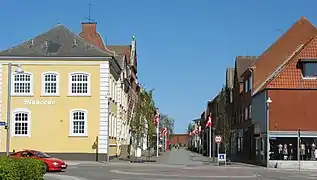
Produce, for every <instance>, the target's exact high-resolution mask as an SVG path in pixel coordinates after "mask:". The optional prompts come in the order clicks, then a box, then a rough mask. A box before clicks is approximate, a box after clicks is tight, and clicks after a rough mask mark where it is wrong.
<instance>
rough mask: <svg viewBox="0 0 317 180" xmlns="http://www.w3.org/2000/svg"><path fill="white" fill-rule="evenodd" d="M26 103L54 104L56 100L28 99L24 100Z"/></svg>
mask: <svg viewBox="0 0 317 180" xmlns="http://www.w3.org/2000/svg"><path fill="white" fill-rule="evenodd" d="M24 104H34V105H54V104H55V101H54V100H31V99H26V100H24Z"/></svg>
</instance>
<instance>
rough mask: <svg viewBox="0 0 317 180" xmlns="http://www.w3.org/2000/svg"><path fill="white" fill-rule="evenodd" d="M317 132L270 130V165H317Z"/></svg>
mask: <svg viewBox="0 0 317 180" xmlns="http://www.w3.org/2000/svg"><path fill="white" fill-rule="evenodd" d="M316 146H317V132H311V131H301V132H298V131H279V132H277V131H275V132H269V146H268V147H267V151H268V152H269V159H268V163H269V167H280V168H290V167H293V166H299V165H301V164H302V166H310V165H314V166H315V165H317V147H316Z"/></svg>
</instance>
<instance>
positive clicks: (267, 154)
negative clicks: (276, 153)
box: [266, 97, 272, 168]
mask: <svg viewBox="0 0 317 180" xmlns="http://www.w3.org/2000/svg"><path fill="white" fill-rule="evenodd" d="M271 103H272V100H271V98H270V97H269V98H268V99H267V100H266V167H267V168H269V160H270V135H269V130H270V128H269V121H270V117H269V116H270V104H271Z"/></svg>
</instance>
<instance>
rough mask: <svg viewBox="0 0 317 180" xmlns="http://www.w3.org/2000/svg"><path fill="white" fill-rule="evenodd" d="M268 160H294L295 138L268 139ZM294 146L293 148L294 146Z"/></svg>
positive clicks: (295, 156)
mask: <svg viewBox="0 0 317 180" xmlns="http://www.w3.org/2000/svg"><path fill="white" fill-rule="evenodd" d="M269 141H270V147H269V150H270V151H269V155H270V157H269V159H270V160H296V159H297V155H296V153H297V150H296V144H297V138H289V137H287V138H270V140H269ZM294 145H295V146H294Z"/></svg>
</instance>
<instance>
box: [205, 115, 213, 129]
mask: <svg viewBox="0 0 317 180" xmlns="http://www.w3.org/2000/svg"><path fill="white" fill-rule="evenodd" d="M206 126H207V127H209V128H211V126H212V117H211V113H210V115H209V117H208V121H207V123H206Z"/></svg>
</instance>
